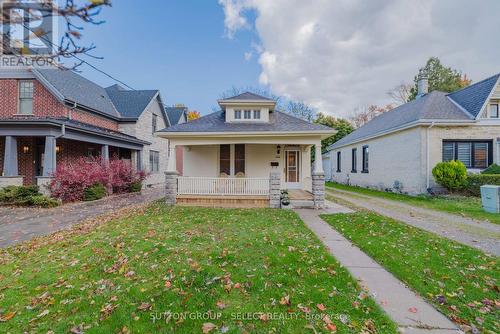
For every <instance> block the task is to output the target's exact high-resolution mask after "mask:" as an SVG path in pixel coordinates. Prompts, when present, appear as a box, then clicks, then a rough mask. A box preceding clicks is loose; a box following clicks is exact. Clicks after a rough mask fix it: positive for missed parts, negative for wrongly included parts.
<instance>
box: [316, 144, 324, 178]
mask: <svg viewBox="0 0 500 334" xmlns="http://www.w3.org/2000/svg"><path fill="white" fill-rule="evenodd" d="M314 149H315V154H314V157H315V158H314V172H315V173H324V171H323V161H322V157H321V142H319V143H316V144H314Z"/></svg>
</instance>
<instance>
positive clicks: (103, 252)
mask: <svg viewBox="0 0 500 334" xmlns="http://www.w3.org/2000/svg"><path fill="white" fill-rule="evenodd" d="M83 230H84V232H82V233H75V232H72V234H68V235H63V237H61V238H60V239H61V240H60V241H57V242H49V241H48V240H50V237H49V238H46V239H45V240H42V241H40V242H35V243H34V244H31V245H25V246H22V247H20V248H12V249H8V250H7V251H4V252H3V254H1V253H0V254H1V257H0V318H3V320H5V318H6V317H7V318H8V317H9V315H12V314H13V313H12V312H16V313H15V315H14V316H13V317H12V318H11V319H10V320H8V321H5V322H0V332H2V333H9V332H10V333H21V332H24V331H26V332H28V333H47V332H48V331H49V330H51V331H53V332H55V333H69V332H70V330H71V329H72V328H74V327H75V326H81V328H83V329H84V331H85V333H87V334H88V333H118V332H120V333H128V332H131V333H202V327H203V325H204V323H212V324H213V325H215V326H217V328H216V329H213V330H211V331H210V333H311V334H313V333H315V332H317V333H327V332H329V331H328V329H327V328H326V327H325V325H326V324H325V320H326V319H324V320H323V319H321V316H322V315H324V314H328V315H329V318H330V319H331V321H332V322H333V324H335V326H336V327H337V330H338V331H337V333H360V332H365V333H374V332H373V329H374V328H375V329H376V331H377V333H396V327H395V324H394V323H393V322H392V321H391V320H389V319H388V318H387V316H386V315H385V314H384V313H383V312H382V311H381V310H380V309H379V308H378V306H377V305H376V304H375V302H374V301H373V300H372V299H371V298H370V297H368V296H367V293H366V292H365V291H363V290H362V289H360V287H359V286H358V285H357V283H356V281H355V280H354V279H353V278H352V277H351V276H350V275H349V274H348V272H347V271H346V270H345V269H343V268H342V267H340V266H339V264H338V263H337V262H336V261H335V259H334V258H333V257H331V256H330V255H329V254H328V252H327V251H326V249H325V248H324V247H323V246H322V245H321V243H320V242H319V240H318V239H317V238H316V237H315V236H314V235H313V234H312V232H310V231H309V230H308V229H307V228H306V227H305V225H304V224H303V222H302V221H301V220H300V219H299V218H298V216H297V215H296V214H295V213H293V212H290V211H284V210H283V211H281V210H271V209H253V210H237V209H204V208H182V207H175V208H168V207H166V206H164V205H162V204H159V203H156V204H154V205H152V206H151V207H149V208H147V209H146V210H145V211H144V212H143V213H138V214H136V215H133V216H129V217H121V218H119V219H115V220H112V221H110V222H108V223H106V224H102V225H100V226H98V227H93V228H91V229H90V231H87V232H85V229H83ZM77 231H78V230H77ZM166 282H168V283H166ZM287 296H288V297H287ZM288 298H289V305H287V300H288ZM317 304H323V306H324V307H325V310H324V311H320V309H322V308H323V307H322V306H321V305H320V306H319V308H318V306H317ZM141 305H142V306H143V307H142V308H141ZM308 309H310V313H309V315H308V316H306V312H307V311H308ZM165 312H167V313H165ZM184 312H186V313H184ZM207 312H208V313H207ZM217 313H220V317H219V318H217V317H218V316H217ZM246 313H251V314H252V319H250V320H247V319H244V320H239V319H238V317H243V316H245V317H248V315H245V314H246ZM254 313H256V314H260V313H265V314H267V313H274V315H271V316H269V315H267V318H266V315H264V316H262V318H260V317H261V315H258V316H256V315H254ZM169 314H170V316H171V318H170V320H169V321H167V319H168V315H169ZM179 314H182V316H185V317H187V318H186V319H184V320H180V319H179ZM210 314H211V315H210ZM209 315H210V319H191V318H197V317H200V316H201V317H208V316H209ZM155 316H158V317H163V318H162V319H161V320H159V321H156V322H153V321H152V317H155ZM254 316H256V318H253V317H254ZM273 316H274V318H273ZM285 317H288V320H283V319H280V318H285ZM214 318H216V319H214ZM207 326H210V325H207ZM206 329H207V330H208V329H209V328H208V327H207V328H206ZM75 332H76V331H75Z"/></svg>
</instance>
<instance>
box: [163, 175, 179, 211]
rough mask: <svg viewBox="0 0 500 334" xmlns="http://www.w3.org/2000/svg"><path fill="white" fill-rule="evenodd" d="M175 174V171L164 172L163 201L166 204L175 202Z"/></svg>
mask: <svg viewBox="0 0 500 334" xmlns="http://www.w3.org/2000/svg"><path fill="white" fill-rule="evenodd" d="M177 175H178V173H177V172H176V171H168V172H165V203H166V204H167V205H175V204H176V203H177Z"/></svg>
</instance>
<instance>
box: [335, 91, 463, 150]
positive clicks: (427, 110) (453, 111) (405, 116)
mask: <svg viewBox="0 0 500 334" xmlns="http://www.w3.org/2000/svg"><path fill="white" fill-rule="evenodd" d="M424 119H425V120H464V121H467V120H472V117H471V116H470V115H468V114H467V113H466V112H464V111H463V110H461V109H460V108H459V107H458V106H457V105H456V104H455V103H453V102H452V101H451V100H450V99H449V98H448V97H447V94H446V93H443V92H438V91H434V92H431V93H429V94H426V95H424V96H423V97H421V98H419V99H417V100H414V101H411V102H408V103H405V104H403V105H401V106H399V107H397V108H394V109H393V110H391V111H388V112H386V113H383V114H381V115H380V116H378V117H375V118H374V119H373V120H371V121H370V122H368V123H366V124H365V125H363V126H362V127H360V128H359V129H357V130H356V131H354V132H352V133H350V134H349V135H347V136H346V137H344V138H342V139H341V140H339V141H337V142H336V143H334V144H333V145H331V146H330V147H329V148H328V149H335V148H337V147H340V146H344V145H347V144H349V143H351V142H354V141H357V140H360V139H363V138H368V137H372V136H375V135H377V134H379V133H382V132H385V131H389V130H391V129H396V128H399V127H402V126H404V125H407V124H410V123H412V122H415V121H418V120H424Z"/></svg>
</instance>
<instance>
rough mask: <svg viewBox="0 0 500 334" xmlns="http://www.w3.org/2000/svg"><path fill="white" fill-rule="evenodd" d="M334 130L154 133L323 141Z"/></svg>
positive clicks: (176, 136)
mask: <svg viewBox="0 0 500 334" xmlns="http://www.w3.org/2000/svg"><path fill="white" fill-rule="evenodd" d="M336 133H337V131H336V130H321V131H314V132H311V131H280V132H270V131H260V132H257V131H251V132H168V131H165V132H162V131H159V132H156V133H155V135H156V136H158V137H162V138H167V139H168V138H186V137H188V138H189V137H191V138H192V137H197V138H200V137H224V138H226V137H236V138H237V137H297V136H320V137H321V139H325V138H328V137H331V136H333V135H334V134H336Z"/></svg>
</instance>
